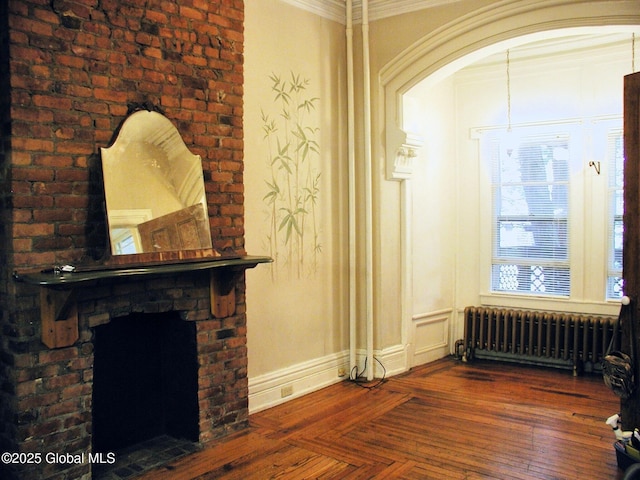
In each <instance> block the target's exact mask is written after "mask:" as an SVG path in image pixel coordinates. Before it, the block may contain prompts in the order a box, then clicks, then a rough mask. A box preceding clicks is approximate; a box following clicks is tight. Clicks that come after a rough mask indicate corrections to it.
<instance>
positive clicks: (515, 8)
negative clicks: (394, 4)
mask: <svg viewBox="0 0 640 480" xmlns="http://www.w3.org/2000/svg"><path fill="white" fill-rule="evenodd" d="M520 3H522V2H507V3H501V4H500V6H499V7H497V8H494V9H493V10H491V11H489V10H480V11H479V12H478V14H477V15H474V16H473V17H463V18H460V19H459V20H458V21H456V22H454V23H452V24H450V25H445V26H443V27H442V28H441V29H439V30H438V31H437V32H435V33H433V34H430V35H428V36H426V37H425V38H424V39H422V41H420V42H418V43H416V44H414V45H413V46H412V47H411V48H410V49H407V50H406V51H404V52H403V53H402V54H400V55H399V56H398V57H396V58H395V59H394V60H393V61H391V62H389V63H388V64H387V65H386V66H385V67H384V68H383V69H382V70H381V72H380V77H379V79H380V88H379V90H378V91H379V92H380V97H379V98H378V108H379V111H380V112H383V113H381V114H380V115H379V117H378V118H379V119H380V122H381V124H380V125H379V127H380V129H379V132H380V134H381V135H383V136H384V138H385V143H384V146H383V147H381V148H383V149H384V150H385V151H384V152H380V155H379V156H378V158H383V159H385V161H386V162H387V164H386V165H385V170H384V171H385V173H386V180H391V181H393V180H398V181H400V182H401V184H402V185H401V187H400V197H401V199H400V207H399V208H400V212H399V215H398V217H397V218H388V216H386V217H383V216H380V217H379V221H380V227H379V228H380V231H386V230H389V229H394V228H395V229H399V230H400V231H401V234H400V237H401V238H402V245H401V248H400V252H401V253H400V257H401V258H400V259H399V260H400V274H399V277H400V279H401V282H400V284H401V287H400V288H401V290H402V292H401V295H400V296H399V303H400V305H399V310H400V312H401V317H402V322H403V344H404V345H405V346H406V347H407V348H406V351H407V357H406V358H407V368H409V367H411V366H413V365H416V364H418V363H424V362H425V361H430V360H431V359H434V357H437V356H438V355H440V356H442V355H443V354H446V353H450V352H452V350H453V342H454V341H455V339H457V338H461V337H462V334H463V331H462V323H461V322H460V321H459V317H460V310H461V309H462V308H464V306H465V305H464V304H459V302H458V301H457V296H456V293H455V287H454V290H453V293H452V294H445V295H444V296H443V297H442V299H440V303H438V304H434V305H431V306H430V308H431V310H430V311H429V312H425V313H424V314H422V313H420V312H418V313H417V312H415V311H413V310H412V308H411V306H412V305H413V297H414V294H415V292H414V290H413V285H412V278H413V268H414V264H415V258H413V257H412V253H411V252H412V248H411V247H412V245H411V239H412V236H413V235H412V231H411V229H412V222H411V218H412V216H413V214H414V212H413V211H412V207H411V198H412V190H411V189H412V186H411V181H410V180H409V181H407V180H408V179H410V178H411V175H410V174H409V175H407V176H405V177H401V178H393V174H392V169H393V166H392V165H389V162H391V161H392V160H393V159H395V158H397V156H398V150H399V149H400V148H403V146H406V145H408V144H409V145H411V142H412V141H413V139H412V138H408V136H407V133H408V132H407V123H408V122H407V118H406V117H407V115H406V113H407V112H406V111H405V108H406V105H407V103H406V101H405V100H406V99H405V94H406V93H407V92H409V91H410V90H411V89H412V88H413V87H414V86H416V85H417V84H418V83H420V82H423V83H425V82H426V83H427V84H429V83H430V82H431V83H433V84H436V83H437V82H438V81H440V80H441V79H442V78H445V77H446V76H448V75H450V74H451V73H452V72H455V71H457V70H458V69H460V68H461V67H463V66H466V65H469V64H471V63H473V62H474V61H476V60H477V59H479V58H482V57H484V56H487V55H490V54H492V53H495V52H498V51H503V50H505V49H506V48H511V47H514V46H516V45H523V44H526V43H529V42H534V41H539V40H541V39H543V38H552V37H560V36H566V35H576V34H578V33H585V34H586V33H593V34H596V33H598V34H601V33H604V32H611V31H625V30H627V31H631V29H632V27H633V26H634V25H635V26H637V25H639V24H640V14H639V13H638V11H637V6H638V4H637V2H635V1H628V2H621V3H618V4H616V5H615V8H612V5H611V4H610V3H608V2H590V4H589V7H588V8H585V6H584V5H576V4H574V3H573V2H563V4H561V5H559V4H556V3H552V2H546V1H545V2H536V3H535V5H534V4H528V5H520ZM424 140H425V141H426V142H428V141H429V139H424ZM374 157H375V155H374ZM434 173H435V172H434ZM379 193H380V195H381V196H384V195H385V193H384V192H379ZM380 202H381V203H382V202H384V199H383V198H380ZM433 208H437V206H433ZM378 248H379V247H378ZM378 253H380V255H377V258H381V257H384V258H386V259H388V255H382V252H380V251H379V252H378ZM378 268H379V269H380V271H381V272H384V271H385V268H390V267H386V266H385V265H384V264H383V263H382V262H381V263H380V264H379V265H378ZM383 274H384V273H383ZM416 317H418V318H416ZM416 320H418V322H416ZM423 327H424V329H423V330H420V329H421V328H423ZM434 337H435V338H434ZM434 339H435V341H433V340H434ZM425 342H426V343H425ZM430 342H431V343H430Z"/></svg>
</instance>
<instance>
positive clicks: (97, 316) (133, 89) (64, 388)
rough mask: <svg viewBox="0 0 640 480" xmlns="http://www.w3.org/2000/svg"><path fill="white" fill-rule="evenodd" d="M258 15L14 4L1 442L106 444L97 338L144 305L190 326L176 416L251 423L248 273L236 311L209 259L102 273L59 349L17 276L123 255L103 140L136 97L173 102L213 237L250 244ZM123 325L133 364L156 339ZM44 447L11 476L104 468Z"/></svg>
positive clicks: (59, 1)
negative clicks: (100, 434)
mask: <svg viewBox="0 0 640 480" xmlns="http://www.w3.org/2000/svg"><path fill="white" fill-rule="evenodd" d="M243 12H244V7H243V2H242V0H219V1H211V2H200V1H179V2H166V1H164V0H157V1H156V0H150V1H147V0H145V1H142V0H125V1H120V0H119V1H112V0H106V1H105V0H100V1H98V0H83V1H73V0H69V1H67V0H53V1H50V0H46V1H41V0H39V1H38V0H9V1H8V2H0V72H2V74H1V75H2V76H1V78H0V118H1V135H2V137H1V138H2V141H1V143H0V272H1V276H0V331H1V339H0V452H17V453H25V454H35V453H40V454H42V455H44V454H46V453H53V454H59V455H80V454H84V455H85V456H86V455H88V454H89V453H90V452H93V451H95V445H94V439H93V427H94V425H93V423H94V419H93V405H94V403H95V400H94V393H95V392H94V376H95V375H96V374H98V373H99V372H96V371H95V370H94V365H96V362H99V361H102V362H104V360H100V358H101V357H100V358H98V359H97V358H96V355H98V354H99V352H97V351H96V347H97V348H98V349H99V348H100V343H99V342H100V340H99V339H98V338H97V337H99V336H100V335H102V334H103V331H104V330H103V329H105V328H108V327H109V325H110V324H116V323H118V324H121V323H122V322H123V321H124V322H126V321H127V320H131V321H138V319H139V318H140V317H141V316H142V317H144V320H143V321H144V322H147V323H149V322H150V323H151V324H153V322H165V321H166V317H169V318H170V319H171V322H174V323H173V324H172V325H174V326H175V324H176V322H177V323H178V324H179V323H181V322H182V323H184V322H186V323H188V324H189V327H188V328H187V331H188V330H189V329H191V332H192V333H188V334H184V335H183V334H180V335H178V337H177V338H179V339H180V341H178V342H174V343H178V344H179V343H180V342H183V343H185V348H186V347H187V346H188V345H187V344H192V343H193V345H192V347H193V355H194V356H195V363H196V365H195V367H194V368H195V369H196V372H195V373H194V375H195V379H196V380H195V383H196V388H197V391H196V392H195V394H194V395H195V404H196V405H195V407H194V409H195V410H197V411H196V413H195V415H196V417H197V418H196V420H195V421H193V420H184V419H181V418H178V420H177V421H178V422H180V423H182V422H184V423H191V424H195V425H196V426H195V429H192V430H190V432H191V433H190V435H191V436H192V437H197V438H195V439H196V440H197V441H198V442H200V443H203V444H206V443H207V442H210V441H212V440H214V439H216V438H219V437H221V436H224V435H226V434H228V433H230V432H233V431H237V430H239V429H242V428H245V427H246V425H247V419H248V402H247V396H248V392H247V378H246V374H247V352H246V317H245V306H244V305H245V303H244V298H245V297H244V293H245V292H244V280H243V276H242V275H240V276H239V277H238V280H237V282H236V283H235V284H234V285H233V287H232V288H233V291H234V293H235V305H234V308H233V309H231V312H233V313H229V315H227V316H219V315H218V316H214V315H213V314H212V313H211V312H212V307H211V303H212V297H211V294H210V273H209V272H208V271H207V270H195V271H178V272H172V273H160V274H152V275H148V276H143V277H131V278H103V279H98V280H95V281H92V282H88V283H87V284H83V285H82V286H81V287H76V288H74V295H75V297H74V301H75V305H77V309H78V339H77V341H74V342H73V343H72V344H71V345H69V346H63V347H57V348H49V347H47V346H46V345H45V344H44V343H43V341H42V325H41V297H40V290H41V287H38V286H34V285H30V284H28V283H21V282H16V281H15V279H14V278H13V275H14V272H24V271H39V270H42V269H47V268H51V267H53V266H55V265H63V264H73V265H90V264H97V263H100V262H101V261H102V259H104V258H105V256H106V255H107V254H108V252H107V249H108V242H107V230H106V217H105V211H104V192H103V188H102V183H101V164H100V156H99V151H100V148H101V147H107V146H108V144H109V142H110V141H111V139H112V138H113V136H114V132H115V131H116V130H117V128H118V125H119V124H120V123H121V122H122V121H123V119H124V118H125V117H126V114H127V112H128V110H129V107H130V106H131V105H133V104H135V105H148V106H151V107H153V108H157V109H160V110H161V111H163V112H164V114H165V115H166V117H167V118H169V119H170V120H171V121H172V122H173V123H174V124H175V126H176V127H177V128H178V130H179V132H180V134H181V135H182V137H183V139H184V141H185V143H186V144H187V146H188V147H189V149H190V150H191V151H192V152H193V153H195V154H198V155H200V156H201V158H202V167H203V171H204V178H205V188H206V195H207V207H208V211H209V224H210V227H211V236H212V239H213V242H214V247H216V248H218V249H222V248H231V249H233V250H234V251H235V252H237V253H239V254H243V253H244V228H243V177H242V171H243V151H242V148H243V143H242V139H243V129H242V85H243V19H244V13H243ZM141 321H142V320H141ZM158 325H160V323H158ZM145 328H153V326H151V327H149V325H147V326H146V327H145ZM162 328H164V327H162ZM168 328H174V327H173V326H172V327H168ZM152 333H153V335H155V333H156V331H155V330H153V331H152ZM121 334H122V335H126V337H127V341H126V343H127V345H129V347H128V348H129V349H130V351H131V352H132V354H131V355H132V362H133V361H134V359H135V355H140V354H144V352H145V350H144V349H143V348H142V342H145V341H146V340H147V339H148V338H149V337H150V336H152V335H151V334H150V332H149V331H148V330H147V331H146V333H145V330H144V329H141V330H139V331H133V332H131V331H125V333H121ZM109 335H111V334H104V335H103V336H107V337H108V336H109ZM191 335H193V342H191V341H190V340H189V338H191V337H190V336H191ZM136 342H139V345H140V349H139V350H136V348H135V346H136ZM145 348H146V347H145ZM171 348H176V345H173V346H172V347H171ZM141 352H142V353H141ZM162 352H163V351H162V350H161V351H160V353H158V352H154V353H151V351H149V352H147V353H146V355H160V356H162V355H163V353H162ZM164 352H165V353H164V354H165V355H172V356H176V355H178V356H180V355H182V353H180V354H178V353H176V352H175V351H171V350H170V351H169V353H166V350H165V351H164ZM186 356H188V354H186ZM109 361H114V360H107V362H109ZM188 364H189V361H186V365H188ZM96 368H97V369H98V370H99V368H98V367H96ZM183 368H187V367H186V366H185V367H183ZM143 374H144V375H151V376H152V375H155V374H156V373H149V372H147V371H143ZM158 375H164V373H160V374H158ZM163 378H164V377H163ZM99 381H100V382H102V381H103V379H102V378H101V379H100V380H99ZM163 381H164V380H163ZM96 382H98V381H96ZM102 385H104V384H102ZM108 388H109V387H108V386H107V390H108ZM142 399H143V401H145V399H146V401H148V402H151V400H150V399H149V397H144V396H142ZM100 402H104V399H101V400H100ZM186 402H187V405H189V404H191V405H193V402H191V403H189V401H188V400H187V401H186ZM136 408H139V406H137V407H136ZM178 408H179V409H182V408H184V407H178ZM100 428H102V429H103V430H104V427H100V426H98V429H100ZM194 432H195V433H194ZM100 442H103V440H99V441H98V443H99V444H100ZM106 445H109V443H108V441H107V443H106ZM21 458H22V459H28V458H27V457H25V456H23V457H21ZM37 458H38V457H32V459H36V461H33V462H32V463H26V464H24V462H23V464H21V465H18V464H17V463H16V464H12V465H11V466H7V465H0V477H2V478H40V479H63V478H65V479H66V478H74V479H76V478H85V479H88V478H91V465H90V464H89V463H88V462H83V463H79V464H78V463H75V462H68V463H64V462H48V461H46V460H44V457H41V458H42V460H40V461H37Z"/></svg>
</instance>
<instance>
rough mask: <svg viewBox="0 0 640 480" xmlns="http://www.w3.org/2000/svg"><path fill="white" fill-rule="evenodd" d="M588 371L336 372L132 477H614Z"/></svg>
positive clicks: (447, 364) (610, 401)
mask: <svg viewBox="0 0 640 480" xmlns="http://www.w3.org/2000/svg"><path fill="white" fill-rule="evenodd" d="M618 409H619V401H618V399H617V397H615V396H614V395H613V394H612V393H611V392H610V391H609V390H608V389H607V387H606V386H605V385H604V383H603V382H602V379H601V378H600V377H597V376H583V377H573V376H572V375H571V373H570V372H566V371H557V370H550V369H542V368H532V367H522V366H517V365H505V364H500V363H496V362H485V363H480V362H479V363H468V364H467V363H462V362H459V361H456V360H454V359H452V358H447V359H443V360H441V361H438V362H434V363H432V364H429V365H425V366H422V367H419V368H416V369H414V370H412V371H411V372H408V373H406V374H403V375H399V376H397V377H392V378H390V379H387V380H385V382H384V383H383V384H382V385H380V386H379V387H378V388H376V389H374V390H365V389H363V388H361V387H360V386H357V385H355V384H353V383H352V382H342V383H340V384H336V385H333V386H331V387H328V388H325V389H323V390H321V391H319V392H315V393H312V394H310V395H307V396H305V397H302V398H299V399H295V400H292V401H290V402H288V403H286V404H284V405H281V406H278V407H274V408H272V409H269V410H265V411H262V412H259V413H256V414H254V415H251V416H250V419H249V422H250V425H251V427H250V428H249V429H248V430H247V431H246V432H242V433H239V434H235V435H233V436H232V437H229V438H227V439H223V440H219V441H217V442H216V443H215V444H214V445H209V446H208V447H207V448H206V449H204V450H202V451H200V452H197V453H195V454H193V455H190V456H189V457H186V458H183V459H181V460H177V461H175V462H173V463H172V464H170V465H168V466H165V467H162V468H160V469H157V470H155V471H152V472H150V473H148V474H145V475H142V476H140V477H139V480H151V479H153V480H158V479H159V480H163V479H171V480H193V479H198V480H210V479H214V478H215V479H220V480H231V479H243V480H246V479H249V480H252V479H253V480H263V479H302V478H316V479H331V480H356V479H363V480H368V479H383V478H385V479H386V478H401V479H420V480H428V479H437V480H442V479H447V480H470V479H483V480H487V479H514V480H550V479H558V480H571V479H582V478H589V479H593V480H597V479H612V480H619V479H621V478H622V471H621V470H620V469H618V467H617V463H616V457H615V451H614V449H613V443H614V440H615V438H614V436H613V433H612V431H611V429H610V428H609V427H608V426H606V425H605V423H604V421H605V419H606V418H607V417H608V416H609V415H611V414H612V413H616V411H617V410H618Z"/></svg>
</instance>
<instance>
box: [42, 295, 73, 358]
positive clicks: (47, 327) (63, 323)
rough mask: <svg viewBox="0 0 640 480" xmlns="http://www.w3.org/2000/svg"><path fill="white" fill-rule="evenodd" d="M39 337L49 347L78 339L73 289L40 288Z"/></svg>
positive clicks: (59, 345) (64, 344) (55, 346)
mask: <svg viewBox="0 0 640 480" xmlns="http://www.w3.org/2000/svg"><path fill="white" fill-rule="evenodd" d="M40 319H41V321H42V323H41V325H42V332H41V338H42V343H44V344H45V345H46V346H47V347H49V348H62V347H68V346H70V345H73V344H74V343H75V342H76V341H77V340H78V305H77V303H76V295H75V290H74V289H73V288H71V289H64V290H59V289H55V288H45V287H43V288H40Z"/></svg>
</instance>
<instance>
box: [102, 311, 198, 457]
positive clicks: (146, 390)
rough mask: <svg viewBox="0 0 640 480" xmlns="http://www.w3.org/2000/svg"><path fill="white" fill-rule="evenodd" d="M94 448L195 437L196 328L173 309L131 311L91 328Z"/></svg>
mask: <svg viewBox="0 0 640 480" xmlns="http://www.w3.org/2000/svg"><path fill="white" fill-rule="evenodd" d="M93 375H94V378H93V411H92V415H93V428H92V442H93V451H94V452H118V451H122V450H123V449H126V448H129V447H131V446H134V445H136V444H140V443H142V442H145V441H147V440H151V439H154V438H158V437H167V436H168V437H173V438H176V439H185V440H187V441H189V442H197V441H198V436H199V426H198V425H199V411H198V360H197V346H196V328H195V324H194V323H193V322H189V321H184V320H182V319H181V318H180V316H179V314H178V313H177V312H167V313H133V314H131V315H128V316H125V317H120V318H115V319H113V320H112V321H111V322H109V323H108V324H105V325H100V326H98V327H95V330H94V368H93Z"/></svg>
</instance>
